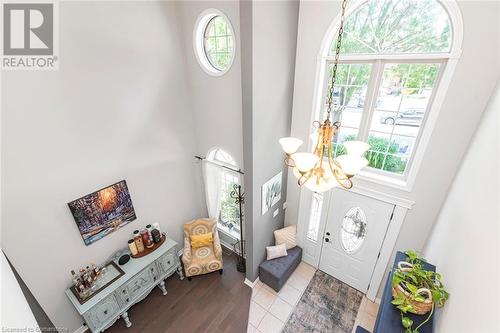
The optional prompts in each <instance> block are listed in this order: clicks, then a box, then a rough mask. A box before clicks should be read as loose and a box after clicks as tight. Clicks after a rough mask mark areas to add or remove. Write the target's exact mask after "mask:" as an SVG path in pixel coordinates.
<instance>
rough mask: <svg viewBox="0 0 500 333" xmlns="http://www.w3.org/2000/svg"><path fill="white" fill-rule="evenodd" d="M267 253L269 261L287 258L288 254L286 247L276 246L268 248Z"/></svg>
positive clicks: (283, 245)
mask: <svg viewBox="0 0 500 333" xmlns="http://www.w3.org/2000/svg"><path fill="white" fill-rule="evenodd" d="M266 252H267V260H271V259H275V258H279V257H285V256H286V255H287V254H288V253H287V252H286V245H285V244H281V245H275V246H266Z"/></svg>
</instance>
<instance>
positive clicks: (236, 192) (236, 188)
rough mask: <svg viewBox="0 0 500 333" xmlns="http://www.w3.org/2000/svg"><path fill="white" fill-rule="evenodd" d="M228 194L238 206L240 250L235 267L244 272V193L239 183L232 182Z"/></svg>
mask: <svg viewBox="0 0 500 333" xmlns="http://www.w3.org/2000/svg"><path fill="white" fill-rule="evenodd" d="M230 195H231V198H233V199H234V200H235V202H236V203H237V204H239V206H240V251H239V253H238V264H237V265H236V269H237V270H238V272H242V273H245V272H246V266H245V241H244V240H243V204H244V203H245V197H244V196H245V193H241V185H238V184H234V185H233V190H232V191H231V194H230Z"/></svg>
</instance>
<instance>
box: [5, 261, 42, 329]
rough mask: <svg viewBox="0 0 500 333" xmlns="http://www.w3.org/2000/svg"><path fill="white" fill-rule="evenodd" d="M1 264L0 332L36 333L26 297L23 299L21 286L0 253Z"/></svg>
mask: <svg viewBox="0 0 500 333" xmlns="http://www.w3.org/2000/svg"><path fill="white" fill-rule="evenodd" d="M0 263H1V266H0V267H1V271H2V274H1V280H0V281H1V282H0V284H1V286H2V288H1V289H0V299H1V305H2V306H1V312H0V327H2V330H6V331H7V330H9V329H10V330H14V329H19V328H27V329H30V330H33V332H36V330H37V329H40V328H39V327H38V324H37V322H36V319H35V316H34V315H33V312H31V309H30V306H29V304H28V301H27V300H26V297H24V294H23V291H22V289H21V286H20V285H19V283H18V282H17V280H16V277H15V276H14V272H13V271H12V269H11V268H10V266H9V263H8V261H7V258H5V255H4V254H3V253H0Z"/></svg>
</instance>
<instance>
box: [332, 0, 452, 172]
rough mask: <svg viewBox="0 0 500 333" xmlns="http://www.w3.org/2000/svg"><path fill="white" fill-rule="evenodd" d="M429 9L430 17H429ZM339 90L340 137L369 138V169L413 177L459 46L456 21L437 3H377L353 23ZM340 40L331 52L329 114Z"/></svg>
mask: <svg viewBox="0 0 500 333" xmlns="http://www.w3.org/2000/svg"><path fill="white" fill-rule="evenodd" d="M422 13H425V15H422ZM344 29H345V30H344V38H343V40H342V48H341V63H340V65H339V68H338V71H337V82H336V84H335V85H336V87H335V90H334V98H333V102H334V120H339V121H340V122H341V123H342V126H341V128H340V131H339V132H338V133H337V135H336V137H335V138H334V140H333V142H334V143H333V145H334V153H335V155H341V154H345V148H344V146H343V142H345V141H349V140H362V141H367V142H368V143H369V144H370V146H371V149H370V150H369V151H368V152H367V154H366V158H367V159H368V161H369V168H368V172H367V173H368V174H373V175H376V174H379V175H383V176H385V177H386V178H387V177H389V178H396V179H400V180H403V181H404V180H405V179H406V177H407V175H408V172H409V170H410V168H411V163H412V158H413V156H414V155H415V151H416V150H417V149H418V143H419V138H420V134H421V132H422V131H421V129H422V128H423V127H424V126H425V121H426V119H427V116H428V113H429V110H430V108H431V105H432V102H433V97H434V95H435V91H436V88H437V86H438V84H439V79H440V76H441V73H442V71H443V69H444V68H445V65H446V62H447V59H448V58H449V52H450V50H451V43H452V42H451V40H452V29H451V22H450V18H449V16H448V14H447V12H446V10H445V9H444V8H443V6H442V5H441V4H440V3H439V2H438V1H436V0H421V1H412V0H369V1H367V2H366V3H364V4H363V5H361V6H360V7H358V8H357V9H356V10H355V11H354V12H353V13H352V14H350V15H349V16H348V17H347V19H346V23H345V28H344ZM335 45H336V38H334V39H333V40H332V41H331V44H330V48H329V52H328V54H327V55H326V56H325V57H324V59H325V64H326V66H327V67H326V70H325V71H326V75H325V77H326V80H325V81H324V82H325V84H324V85H323V87H324V89H323V95H322V96H323V97H322V98H323V101H324V103H323V106H322V113H323V114H324V113H325V112H326V100H327V91H328V88H329V86H328V84H327V83H326V82H330V80H331V75H332V69H333V54H334V47H335Z"/></svg>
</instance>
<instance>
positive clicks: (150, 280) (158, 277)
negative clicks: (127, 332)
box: [65, 239, 184, 332]
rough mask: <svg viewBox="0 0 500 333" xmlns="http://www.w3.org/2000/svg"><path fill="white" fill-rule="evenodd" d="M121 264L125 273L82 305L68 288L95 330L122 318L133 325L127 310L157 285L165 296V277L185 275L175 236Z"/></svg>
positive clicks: (91, 327)
mask: <svg viewBox="0 0 500 333" xmlns="http://www.w3.org/2000/svg"><path fill="white" fill-rule="evenodd" d="M117 264H118V263H117ZM119 267H120V268H121V269H122V270H123V271H124V272H125V274H124V275H122V276H121V277H120V278H119V279H117V280H116V281H114V282H113V283H112V284H110V285H109V286H107V287H106V288H104V289H103V290H101V291H100V292H99V293H98V294H97V295H95V296H94V297H92V298H91V299H89V300H88V301H87V302H85V303H83V304H80V302H79V301H78V299H77V298H76V297H75V295H74V294H73V292H72V291H71V290H70V289H69V288H68V289H66V290H65V293H66V296H68V298H69V299H70V301H71V303H73V305H74V307H75V308H76V310H77V311H78V313H79V314H80V315H81V316H82V317H83V319H84V320H85V323H86V324H87V327H88V328H89V329H90V330H91V331H92V332H101V331H103V330H105V329H106V328H108V327H110V326H111V325H113V323H114V322H115V321H116V320H118V319H119V318H120V317H122V318H123V320H124V321H125V325H126V326H127V327H130V326H131V325H132V323H131V321H130V319H129V317H128V313H127V311H128V309H130V307H132V306H133V305H134V304H136V303H137V302H139V301H141V300H143V299H144V298H145V297H146V296H147V295H148V294H149V293H150V292H151V290H153V289H154V287H156V286H158V287H159V288H160V289H161V291H162V292H163V295H166V294H167V289H166V285H165V279H166V278H167V277H169V276H170V275H172V274H174V273H175V272H177V274H178V275H179V277H180V278H181V279H183V278H184V274H183V272H182V266H181V264H180V261H179V256H178V246H177V243H176V242H175V241H173V240H172V239H167V240H166V241H165V242H164V243H163V244H162V245H161V246H160V247H159V248H158V249H156V250H155V251H154V252H152V253H150V254H148V255H146V256H144V257H142V258H137V259H134V258H130V261H129V262H128V263H126V264H125V265H123V266H119Z"/></svg>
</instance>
